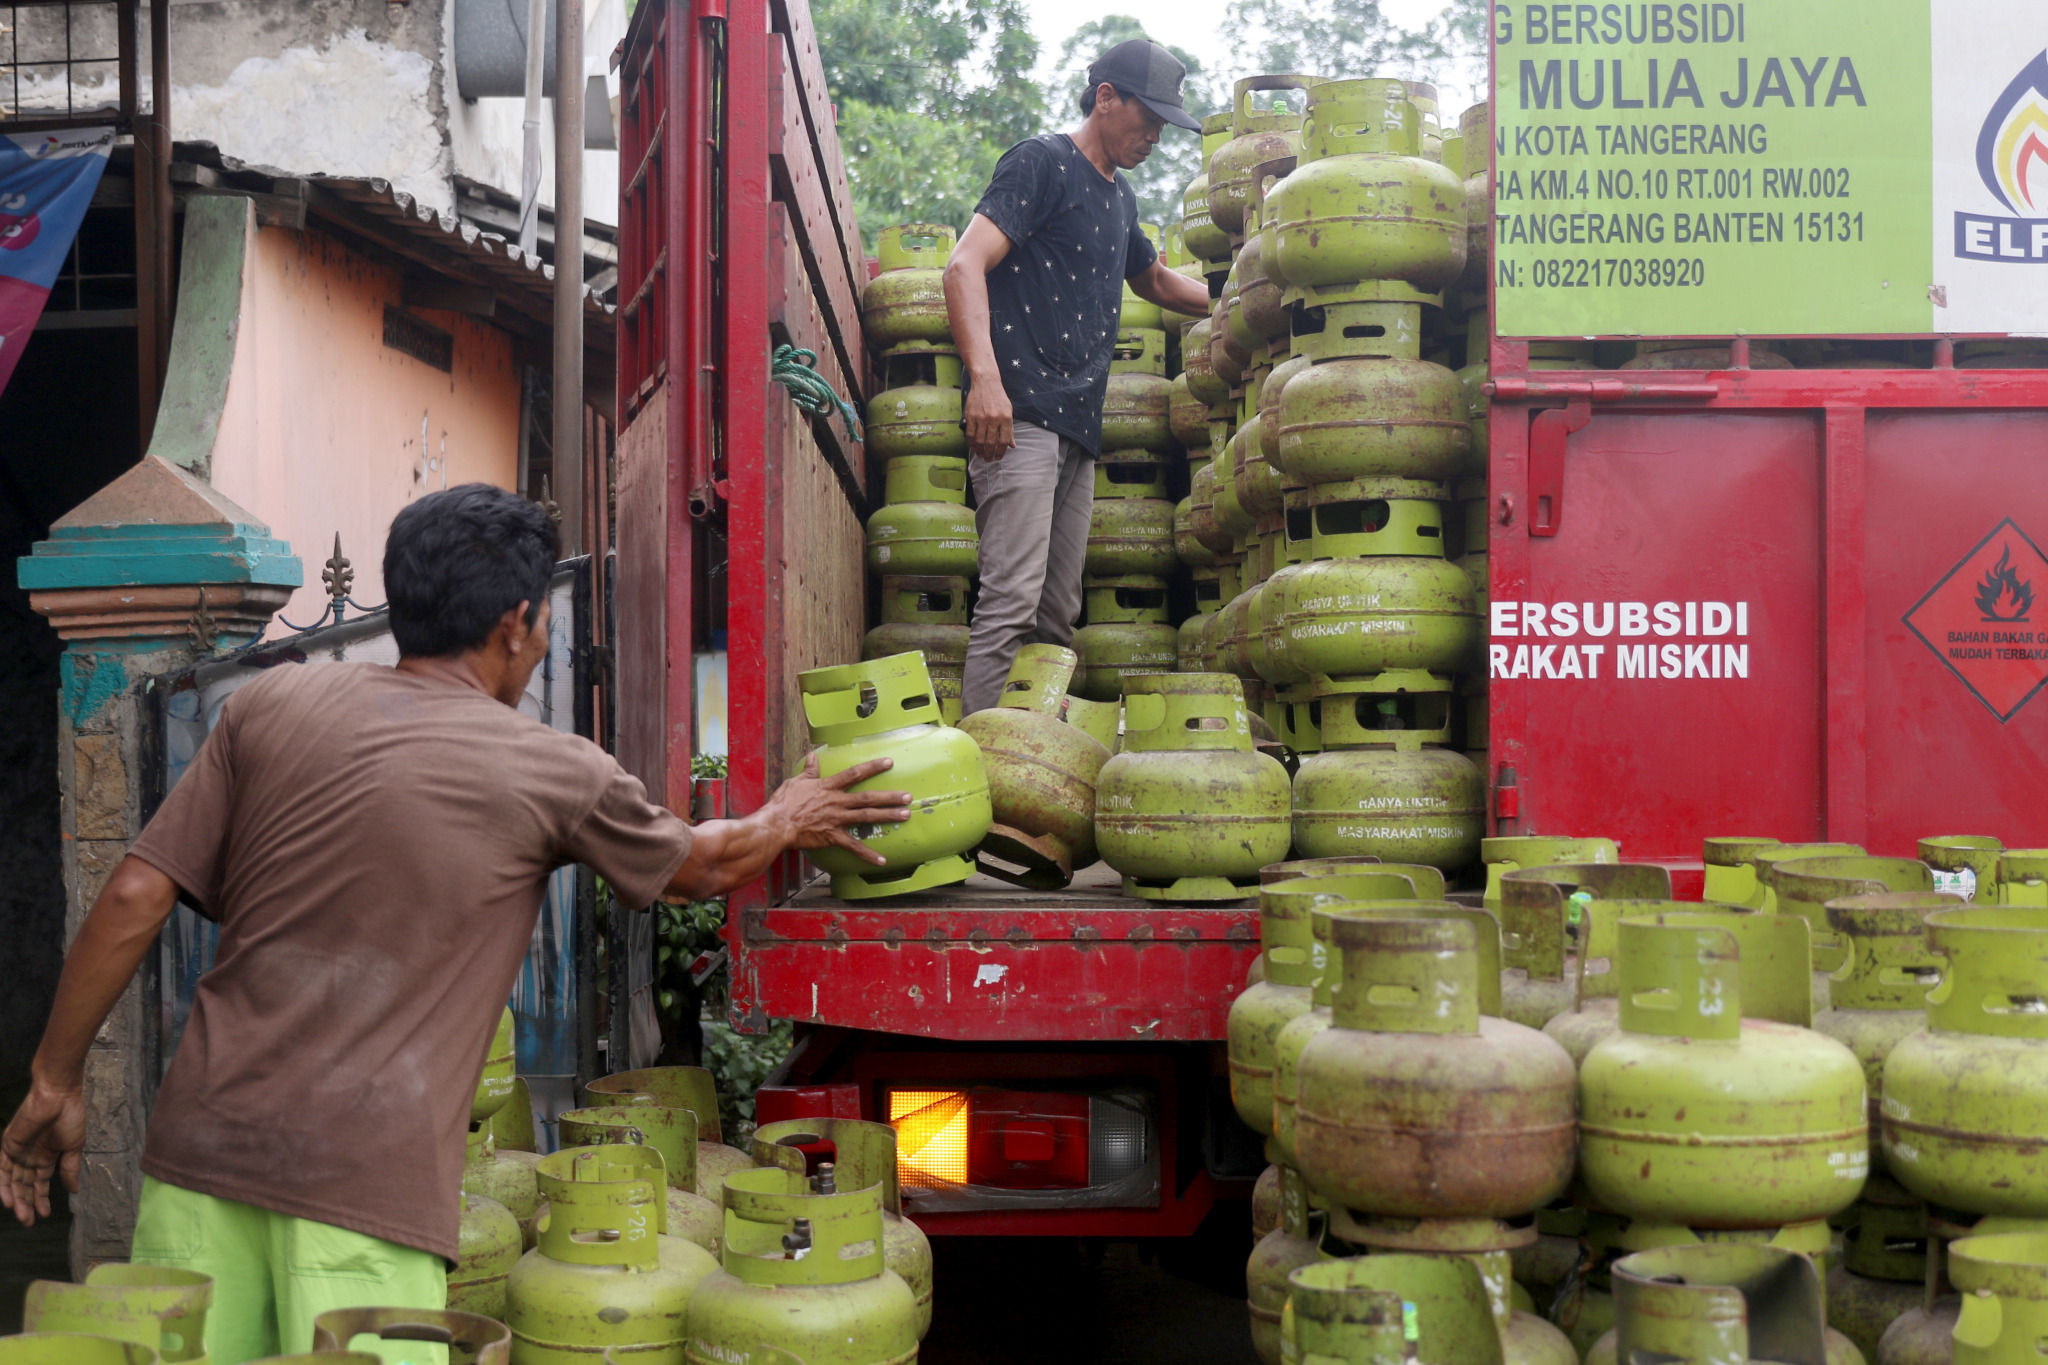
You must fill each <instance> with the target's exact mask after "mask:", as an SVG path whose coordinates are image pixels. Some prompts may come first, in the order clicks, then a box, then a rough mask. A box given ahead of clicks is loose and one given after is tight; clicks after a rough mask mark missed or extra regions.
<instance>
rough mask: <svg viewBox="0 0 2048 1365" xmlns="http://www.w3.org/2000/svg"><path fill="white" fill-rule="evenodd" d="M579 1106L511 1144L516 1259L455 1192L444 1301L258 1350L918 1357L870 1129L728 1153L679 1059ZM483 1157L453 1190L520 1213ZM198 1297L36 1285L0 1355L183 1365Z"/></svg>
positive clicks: (840, 1128)
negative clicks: (539, 1142) (518, 1158)
mask: <svg viewBox="0 0 2048 1365" xmlns="http://www.w3.org/2000/svg"><path fill="white" fill-rule="evenodd" d="M506 1058H507V1060H508V1061H509V1050H508V1052H507V1053H506ZM509 1077H510V1071H509V1066H506V1067H501V1066H500V1063H499V1057H498V1055H497V1050H496V1049H495V1048H494V1049H493V1056H492V1058H491V1061H490V1064H489V1066H487V1068H486V1071H485V1079H484V1084H483V1085H482V1086H481V1087H480V1088H479V1089H478V1092H477V1107H478V1108H479V1109H492V1111H493V1113H494V1114H495V1113H498V1112H502V1107H503V1103H504V1096H505V1095H507V1094H509V1091H510V1086H509V1085H507V1084H504V1082H505V1081H508V1080H509ZM584 1102H585V1105H586V1106H587V1107H585V1108H582V1109H575V1110H570V1111H569V1112H567V1113H564V1114H562V1115H560V1116H559V1120H558V1123H559V1130H560V1135H561V1139H562V1146H561V1148H560V1150H558V1151H556V1152H554V1153H552V1154H551V1155H547V1156H534V1155H533V1154H532V1153H526V1154H524V1155H525V1157H527V1158H528V1160H526V1161H525V1162H524V1163H523V1164H522V1170H523V1171H524V1182H525V1184H526V1186H527V1187H529V1188H530V1189H531V1190H532V1192H533V1198H534V1202H535V1208H536V1212H535V1213H534V1215H532V1216H531V1217H530V1219H529V1220H528V1221H529V1222H530V1224H531V1234H530V1240H529V1244H528V1246H527V1249H526V1250H525V1251H524V1253H523V1254H522V1252H521V1250H520V1237H521V1230H520V1220H518V1219H516V1218H515V1217H514V1214H513V1213H512V1212H511V1211H510V1210H508V1208H507V1206H506V1204H505V1203H504V1202H502V1201H501V1200H498V1199H492V1198H490V1197H489V1196H480V1195H475V1194H467V1193H466V1194H465V1196H464V1210H463V1220H462V1242H461V1259H460V1261H459V1263H458V1264H457V1266H456V1267H455V1268H454V1270H453V1271H451V1273H450V1275H449V1286H448V1287H449V1307H448V1311H446V1312H434V1311H428V1310H423V1309H416V1308H395V1307H386V1306H382V1305H376V1304H369V1305H364V1306H363V1307H362V1308H359V1309H348V1310H341V1311H337V1312H332V1313H327V1314H323V1315H322V1316H321V1317H320V1318H319V1319H318V1320H317V1322H316V1324H315V1336H314V1339H313V1340H312V1341H301V1342H288V1343H286V1344H287V1345H290V1346H294V1347H297V1348H301V1349H305V1348H311V1349H312V1350H313V1351H314V1352H315V1353H316V1354H312V1355H305V1356H300V1355H289V1356H283V1357H278V1358H277V1359H278V1360H280V1361H297V1360H301V1359H304V1360H306V1361H309V1362H310V1361H332V1362H337V1365H338V1363H339V1362H343V1361H346V1362H351V1365H353V1362H356V1361H363V1362H366V1365H371V1363H373V1362H375V1361H376V1360H377V1359H379V1357H377V1356H373V1355H363V1356H357V1355H346V1354H338V1353H340V1352H345V1351H347V1350H348V1349H350V1348H351V1347H352V1346H356V1345H358V1344H359V1343H360V1342H361V1341H362V1340H363V1339H364V1338H366V1337H370V1338H375V1337H384V1336H387V1335H388V1337H389V1339H391V1340H394V1341H396V1340H438V1341H446V1342H448V1343H449V1344H450V1346H451V1355H450V1359H451V1361H453V1362H454V1363H455V1365H572V1363H573V1362H581V1361H594V1360H601V1359H602V1360H611V1359H619V1360H645V1361H650V1362H661V1363H662V1365H682V1362H684V1361H685V1360H690V1361H734V1360H749V1359H753V1360H805V1361H813V1362H832V1363H835V1365H902V1363H903V1362H907V1361H913V1360H915V1359H916V1358H917V1347H918V1342H919V1340H920V1339H921V1338H922V1337H923V1336H924V1333H925V1330H926V1329H927V1328H928V1327H929V1326H930V1325H931V1314H932V1262H931V1247H930V1244H929V1243H928V1242H927V1241H926V1240H925V1237H924V1234H923V1233H922V1232H920V1231H918V1229H917V1227H916V1226H915V1225H914V1224H912V1223H910V1222H908V1221H906V1220H905V1219H904V1218H903V1216H902V1209H901V1203H900V1199H899V1196H898V1192H897V1162H896V1134H895V1131H894V1130H893V1129H892V1128H890V1127H889V1126H888V1125H887V1124H879V1123H863V1122H859V1121H855V1120H849V1119H831V1118H821V1119H815V1120H813V1119H806V1120H802V1121H801V1122H788V1123H773V1124H766V1125H763V1126H762V1127H760V1128H758V1129H756V1130H755V1132H754V1134H753V1138H752V1140H751V1143H750V1145H749V1148H748V1149H747V1150H744V1151H742V1150H740V1149H737V1148H734V1147H729V1146H726V1145H724V1144H723V1143H722V1142H721V1141H720V1136H721V1135H720V1130H719V1126H718V1122H719V1120H718V1104H717V1093H716V1089H715V1087H714V1085H713V1082H712V1078H711V1075H710V1073H709V1072H707V1071H704V1070H702V1069H700V1068H696V1067H658V1068H653V1069H649V1070H643V1071H627V1072H621V1073H619V1074H617V1075H613V1076H607V1077H604V1078H602V1079H600V1080H598V1081H595V1082H593V1083H592V1084H591V1085H589V1086H588V1087H586V1088H585V1091H584ZM487 1122H488V1121H487V1120H482V1121H480V1125H481V1124H486V1123H487ZM504 1155H505V1154H504V1152H502V1151H500V1152H499V1153H498V1154H497V1157H498V1159H499V1160H502V1159H503V1157H504ZM489 1164H490V1163H489V1161H488V1160H486V1159H482V1158H478V1157H476V1156H475V1154H474V1148H473V1154H472V1160H471V1162H470V1165H469V1168H468V1170H467V1171H466V1172H465V1175H464V1180H463V1184H464V1187H465V1190H470V1189H474V1188H479V1187H488V1188H490V1189H492V1190H493V1191H495V1192H496V1193H498V1194H500V1195H505V1196H507V1197H510V1198H512V1199H513V1201H514V1206H515V1207H516V1206H521V1199H522V1196H519V1195H516V1194H513V1193H512V1191H511V1189H510V1187H511V1185H512V1184H513V1180H512V1178H511V1177H509V1176H506V1175H504V1174H503V1173H499V1174H496V1175H493V1174H492V1173H491V1172H490V1170H489V1169H488V1167H489ZM212 1296H213V1283H212V1280H211V1279H210V1278H209V1277H207V1276H205V1275H202V1274H198V1273H195V1272H192V1271H188V1270H178V1269H169V1268H164V1267H157V1266H128V1265H103V1266H99V1267H97V1268H95V1269H94V1271H93V1272H92V1274H91V1275H90V1276H88V1277H87V1280H86V1283H85V1284H83V1285H69V1284H56V1283H47V1282H45V1283H38V1284H37V1285H35V1286H33V1287H32V1288H31V1290H30V1292H29V1296H28V1300H27V1313H26V1319H25V1320H26V1324H27V1327H28V1334H27V1335H25V1336H20V1337H6V1338H0V1361H4V1362H7V1363H8V1365H29V1363H30V1362H34V1363H35V1365H100V1363H101V1362H106V1365H157V1362H159V1361H163V1362H198V1363H199V1365H203V1362H205V1361H206V1359H207V1354H206V1347H205V1322H206V1312H207V1309H208V1307H209V1306H210V1304H211V1302H212ZM320 1352H334V1353H337V1354H319V1353H320Z"/></svg>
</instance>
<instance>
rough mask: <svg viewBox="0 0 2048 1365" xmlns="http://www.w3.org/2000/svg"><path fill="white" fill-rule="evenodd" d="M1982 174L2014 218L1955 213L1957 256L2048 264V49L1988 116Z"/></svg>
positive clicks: (1980, 143) (1980, 146) (1980, 140)
mask: <svg viewBox="0 0 2048 1365" xmlns="http://www.w3.org/2000/svg"><path fill="white" fill-rule="evenodd" d="M1977 175H1978V177H1979V178H1980V179H1982V180H1983V182H1984V188H1985V189H1987V190H1989V191H1990V192H1991V197H1992V198H1993V199H1996V200H1997V201H1998V202H1999V203H2001V204H2003V205H2005V207H2006V209H2007V211H2008V212H2009V213H2010V214H2011V215H2013V216H2010V217H2008V216H2005V215H2000V214H1986V213H1958V214H1956V255H1957V256H1958V257H1960V258H1962V259H1963V260H1966V261H2011V262H2014V263H2016V264H2024V263H2031V264H2034V265H2044V264H2048V51H2043V52H2042V53H2041V54H2040V55H2039V56H2037V57H2035V58H2034V60H2032V61H2031V62H2028V63H2027V65H2026V69H2025V70H2023V71H2021V72H2020V74H2019V75H2017V76H2015V77H2014V78H2013V82H2012V84H2011V85H2008V86H2007V87H2006V88H2005V92H2004V93H2003V94H2001V95H2000V96H1999V97H1998V99H1997V101H1996V102H1995V103H1993V104H1992V106H1991V112H1990V113H1989V114H1987V115H1986V116H1985V119H1984V127H1983V130H1982V131H1980V132H1979V133H1978V134H1977Z"/></svg>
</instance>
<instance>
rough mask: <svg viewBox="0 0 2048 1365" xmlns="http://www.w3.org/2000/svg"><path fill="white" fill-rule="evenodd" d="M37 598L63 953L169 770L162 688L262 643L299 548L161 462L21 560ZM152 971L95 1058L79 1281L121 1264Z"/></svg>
mask: <svg viewBox="0 0 2048 1365" xmlns="http://www.w3.org/2000/svg"><path fill="white" fill-rule="evenodd" d="M18 566H19V574H20V582H21V586H22V587H23V588H26V589H27V590H28V592H29V603H30V605H31V606H33V607H34V608H35V609H36V610H37V611H39V612H41V613H42V614H43V615H45V616H47V617H49V618H50V623H51V624H52V625H53V626H55V627H56V629H57V632H58V634H59V636H60V637H61V638H62V639H63V640H64V641H65V652H64V658H63V660H62V664H61V668H62V674H61V677H62V686H63V696H62V698H61V700H60V705H59V707H58V711H59V716H58V722H57V723H58V782H59V786H60V788H61V790H62V794H63V802H64V814H63V831H64V888H65V896H66V906H65V941H66V944H67V946H68V944H69V943H70V941H71V939H72V938H73V937H74V936H75V935H76V934H77V932H78V927H79V925H80V924H81V923H83V922H84V919H85V915H86V912H87V911H88V910H90V909H91V908H92V903H93V901H94V900H95V899H96V898H97V897H98V896H99V893H100V889H101V888H102V887H103V886H105V885H106V881H107V878H108V877H109V876H110V875H111V874H112V873H113V870H114V867H115V866H116V864H118V863H119V862H120V861H121V859H122V858H123V857H124V856H126V854H127V852H128V846H129V844H131V843H132V842H133V841H134V839H135V837H136V836H137V835H138V834H140V833H141V832H142V824H143V817H144V802H145V800H146V798H147V794H148V792H149V791H150V789H151V786H152V783H153V778H154V775H153V774H152V773H151V771H150V769H151V767H152V765H154V764H155V763H157V762H159V761H160V756H159V753H158V749H157V745H156V743H155V741H154V737H153V732H154V728H155V726H154V719H155V706H156V702H155V699H154V698H153V697H152V696H151V695H150V691H149V683H150V682H151V680H153V679H156V678H159V677H164V676H167V675H170V674H174V673H178V672H181V671H183V670H184V669H186V668H189V667H190V666H192V665H193V664H194V663H197V662H198V661H200V660H201V659H203V658H206V657H207V656H209V655H211V654H213V653H215V652H217V651H224V650H228V649H233V648H236V647H238V646H240V645H243V644H246V643H247V642H248V641H250V640H252V639H254V638H255V637H256V636H257V635H259V634H261V633H262V631H263V629H264V627H265V625H266V624H267V623H268V622H269V620H270V616H271V613H272V612H274V611H276V610H277V608H278V607H280V606H282V605H283V604H284V602H285V599H286V598H287V597H289V596H290V594H291V590H292V589H293V588H295V587H297V586H298V584H299V581H300V576H301V575H300V568H299V561H298V559H297V558H296V557H295V556H293V555H292V554H291V551H290V547H289V546H287V545H285V544H284V543H283V542H282V541H279V540H275V539H272V538H271V537H270V534H269V532H268V530H267V529H266V528H264V527H263V526H262V525H260V524H259V523H257V522H256V520H255V519H254V518H253V517H251V516H250V515H249V514H248V513H246V512H244V511H242V510H241V509H240V508H238V507H236V506H235V505H234V504H233V503H232V502H230V501H228V500H227V499H226V498H224V497H222V496H221V495H220V494H219V493H217V492H216V491H214V490H213V489H212V488H211V487H210V486H208V485H207V484H205V483H203V482H201V481H200V480H199V479H198V478H196V477H195V476H193V475H192V474H190V473H187V472H186V471H184V470H182V469H178V468H176V467H174V466H172V465H169V464H167V463H165V462H164V461H163V460H161V459H158V458H157V457H155V456H145V457H144V458H143V460H142V462H141V463H140V464H138V465H137V466H136V467H135V468H133V469H131V470H129V471H128V472H127V473H126V474H123V475H122V476H121V477H120V478H119V479H116V480H115V481H114V482H113V483H112V484H109V485H108V486H107V487H106V488H105V489H102V490H101V491H100V492H99V493H97V494H95V495H94V496H93V497H92V498H91V499H89V500H88V501H86V502H85V503H84V504H82V505H81V506H79V507H78V508H76V509H74V510H73V511H72V512H70V513H69V514H67V515H66V516H65V517H64V518H63V519H62V520H60V521H59V522H58V523H57V524H56V525H55V526H54V527H52V528H51V535H50V539H48V540H45V541H39V542H37V544H36V546H35V550H34V552H33V553H32V554H30V555H29V556H28V557H26V558H24V559H21V560H19V561H18ZM153 969H154V963H153V962H152V963H146V964H145V966H144V969H143V971H142V973H141V975H140V976H139V977H138V979H137V980H136V981H134V982H132V983H130V985H129V987H128V989H127V990H126V991H124V992H122V995H121V999H120V1002H119V1003H118V1004H117V1005H115V1007H114V1010H113V1012H112V1013H111V1014H110V1015H109V1016H108V1017H107V1021H106V1023H105V1024H104V1025H103V1026H102V1027H101V1029H100V1032H99V1035H98V1037H96V1038H95V1039H94V1040H93V1046H92V1051H91V1053H90V1054H89V1055H88V1057H87V1058H86V1068H85V1096H86V1113H87V1122H86V1140H85V1160H84V1162H83V1164H82V1169H81V1171H80V1175H79V1192H78V1195H77V1197H76V1198H75V1199H73V1201H72V1205H71V1207H72V1211H73V1214H74V1216H75V1219H76V1221H75V1223H74V1225H73V1229H72V1242H71V1259H72V1269H73V1271H74V1273H76V1274H79V1275H81V1276H82V1275H83V1274H84V1272H85V1270H86V1269H87V1268H88V1267H90V1266H91V1265H93V1264H95V1263H97V1262H100V1261H107V1260H126V1259H127V1257H128V1244H129V1239H130V1237H131V1235H132V1234H133V1232H134V1229H135V1204H136V1199H137V1196H138V1195H139V1193H140V1190H141V1186H142V1176H141V1169H140V1162H141V1158H142V1137H143V1131H144V1128H145V1126H146V1124H147V1121H148V1110H149V1102H150V1100H151V1098H152V1097H153V1095H154V1093H155V1086H156V1079H157V1076H158V1058H157V1031H156V1013H157V1009H158V1004H159V1002H158V1000H157V997H156V991H155V976H154V970H153Z"/></svg>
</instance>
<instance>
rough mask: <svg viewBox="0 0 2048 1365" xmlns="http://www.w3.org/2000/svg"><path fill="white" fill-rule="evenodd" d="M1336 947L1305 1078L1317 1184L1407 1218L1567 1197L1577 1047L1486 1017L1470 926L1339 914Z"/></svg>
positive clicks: (1310, 1162) (1512, 1210)
mask: <svg viewBox="0 0 2048 1365" xmlns="http://www.w3.org/2000/svg"><path fill="white" fill-rule="evenodd" d="M1326 913H1327V912H1326ZM1480 913H1482V914H1483V913H1484V912H1483V911H1482V912H1480ZM1493 932H1495V933H1497V932H1498V931H1497V930H1495V931H1493ZM1330 943H1331V948H1332V951H1333V952H1334V953H1336V954H1337V955H1338V957H1339V958H1340V959H1341V966H1340V967H1339V970H1338V981H1337V985H1336V988H1335V989H1334V991H1333V992H1332V995H1331V1001H1330V1011H1331V1027H1330V1028H1329V1029H1327V1030H1325V1031H1324V1032H1323V1033H1322V1034H1320V1035H1318V1036H1317V1037H1315V1038H1314V1039H1311V1040H1310V1041H1309V1043H1308V1044H1307V1046H1306V1047H1304V1048H1303V1050H1302V1055H1301V1061H1300V1064H1299V1065H1300V1076H1299V1080H1298V1083H1297V1093H1298V1099H1297V1109H1296V1115H1295V1126H1296V1131H1295V1154H1296V1161H1297V1164H1298V1165H1299V1166H1300V1168H1301V1171H1302V1174H1303V1176H1304V1177H1305V1178H1306V1179H1307V1180H1308V1182H1309V1183H1310V1184H1311V1185H1313V1186H1314V1187H1315V1188H1316V1189H1318V1190H1320V1191H1322V1192H1323V1193H1324V1194H1325V1195H1326V1196H1328V1197H1329V1198H1331V1199H1334V1200H1337V1201H1338V1202H1341V1203H1342V1204H1344V1205H1345V1206H1346V1207H1348V1208H1352V1209H1356V1210H1360V1211H1363V1212H1367V1213H1372V1214H1379V1215H1384V1216H1393V1217H1400V1218H1426V1219H1462V1218H1507V1217H1514V1216H1518V1215H1521V1214H1526V1213H1529V1212H1532V1211H1533V1210H1535V1209H1537V1208H1539V1207H1541V1206H1542V1205H1544V1204H1546V1203H1548V1202H1550V1200H1552V1199H1554V1198H1556V1197H1557V1196H1558V1195H1560V1194H1562V1193H1564V1189H1565V1185H1566V1184H1567V1182H1568V1181H1569V1180H1570V1179H1571V1173H1572V1156H1573V1153H1574V1151H1575V1149H1576V1146H1577V1125H1576V1118H1577V1112H1576V1099H1575V1091H1576V1077H1575V1075H1574V1073H1573V1069H1572V1062H1571V1058H1570V1057H1569V1056H1567V1055H1566V1053H1565V1051H1564V1049H1563V1048H1561V1047H1559V1046H1558V1045H1557V1044H1556V1043H1555V1042H1553V1041H1552V1040H1551V1039H1549V1038H1546V1037H1544V1036H1543V1035H1542V1034H1541V1033H1538V1032H1537V1031H1536V1030H1534V1029H1531V1028H1527V1027H1525V1026H1523V1025H1521V1024H1515V1023H1511V1022H1509V1021H1508V1020H1505V1019H1499V1018H1489V1017H1485V1016H1482V1015H1481V1014H1480V1011H1479V986H1480V981H1479V973H1480V970H1481V968H1480V965H1479V952H1478V946H1479V945H1478V938H1477V936H1476V935H1475V931H1474V926H1473V925H1472V924H1470V923H1459V922H1455V921H1444V920H1421V919H1414V920H1408V919H1377V918H1375V919H1362V918H1359V919H1354V918H1346V917H1343V916H1342V915H1341V914H1340V915H1333V917H1332V920H1331V924H1330ZM1495 951H1496V954H1497V952H1498V945H1497V943H1496V945H1495ZM1497 963H1498V959H1497V957H1496V960H1495V966H1494V973H1495V975H1494V984H1495V987H1496V990H1497V989H1498V982H1499V975H1498V971H1499V968H1498V965H1497Z"/></svg>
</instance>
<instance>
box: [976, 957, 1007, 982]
mask: <svg viewBox="0 0 2048 1365" xmlns="http://www.w3.org/2000/svg"><path fill="white" fill-rule="evenodd" d="M1009 974H1010V969H1009V968H1008V967H1005V966H1002V965H1000V964H998V963H994V962H984V963H982V964H981V965H980V966H979V967H976V968H975V969H974V984H975V985H977V986H1000V985H1002V984H1003V978H1004V977H1006V976H1008V975H1009Z"/></svg>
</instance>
